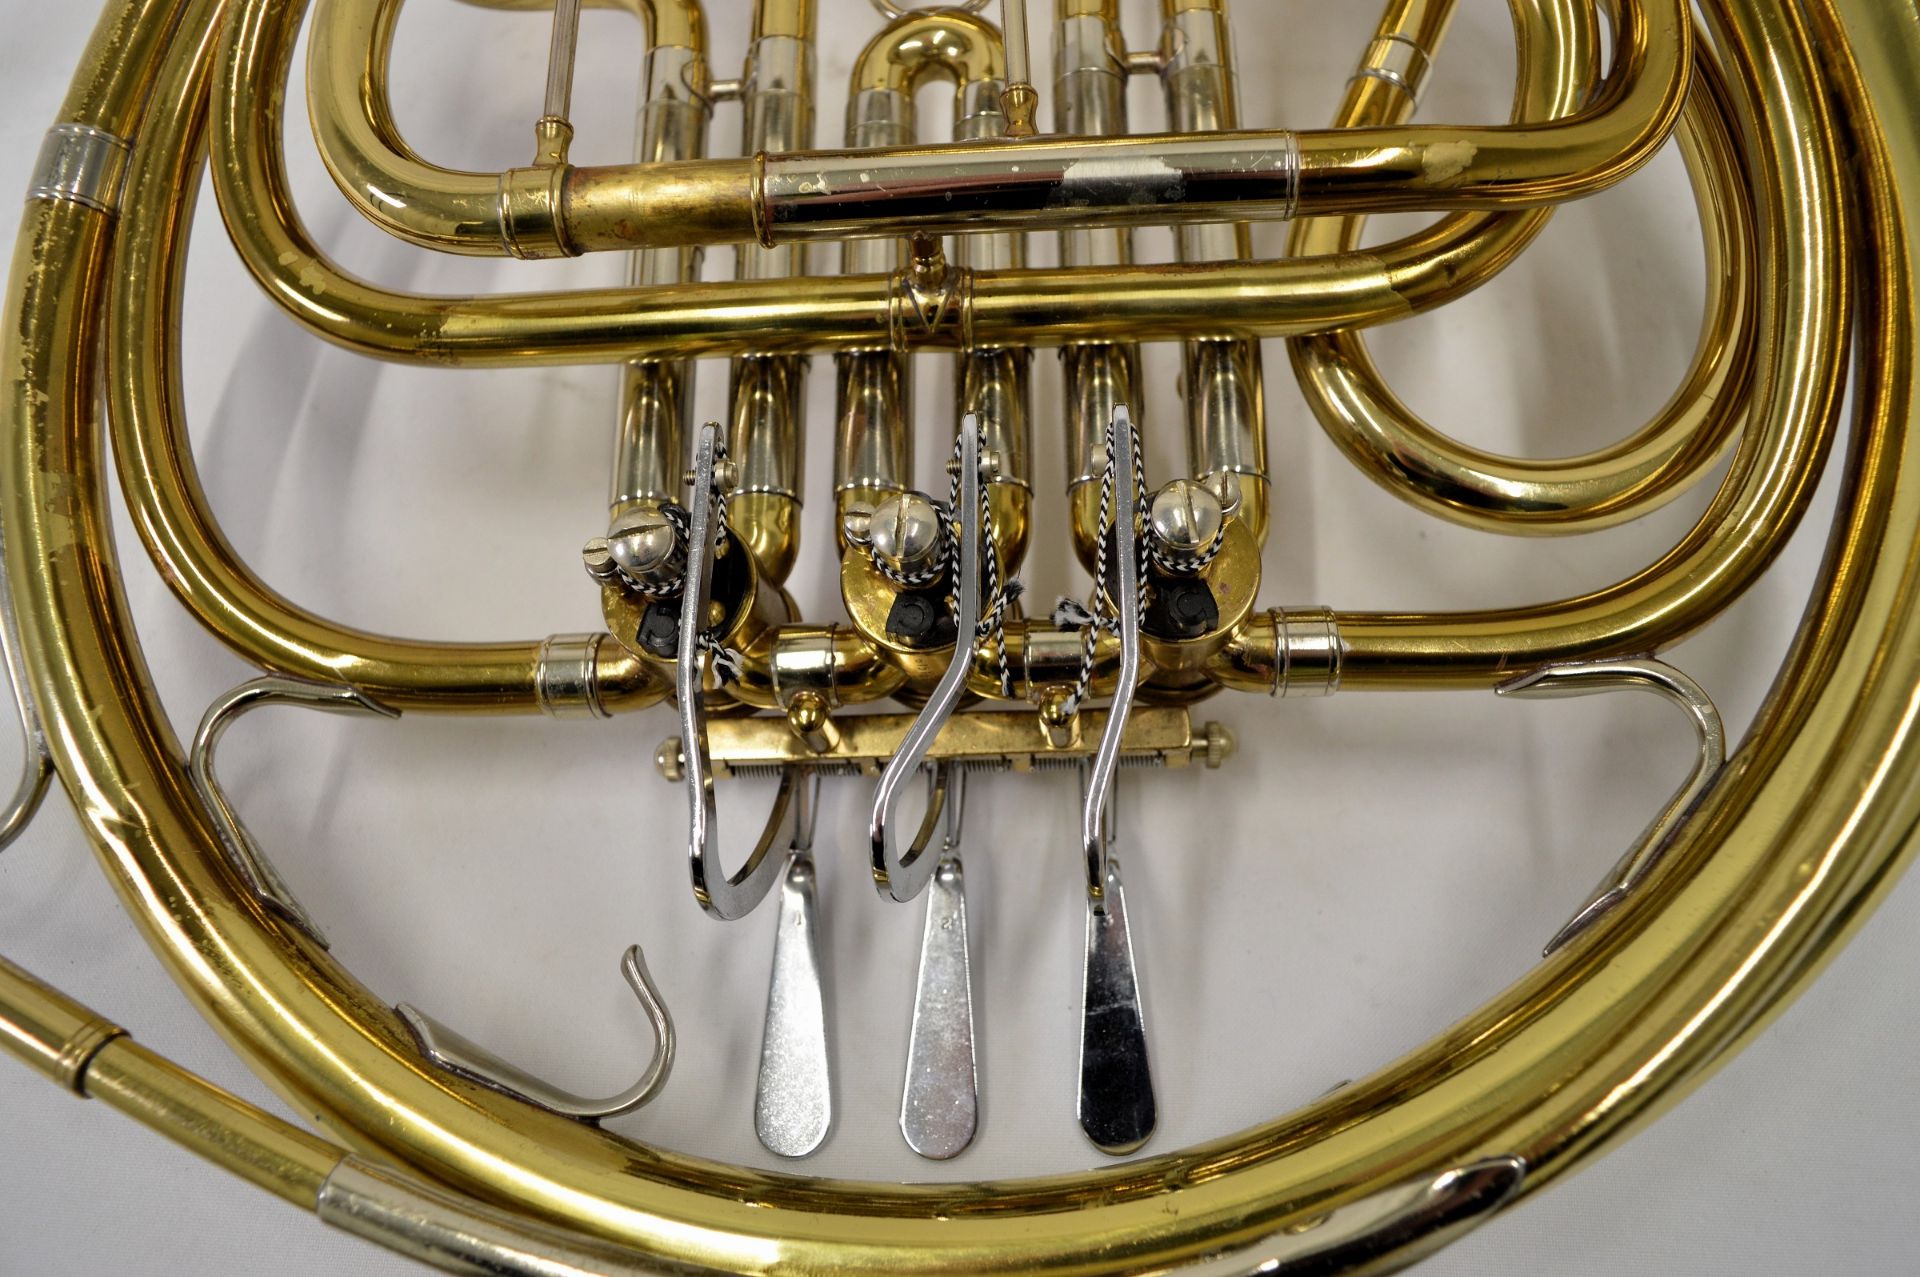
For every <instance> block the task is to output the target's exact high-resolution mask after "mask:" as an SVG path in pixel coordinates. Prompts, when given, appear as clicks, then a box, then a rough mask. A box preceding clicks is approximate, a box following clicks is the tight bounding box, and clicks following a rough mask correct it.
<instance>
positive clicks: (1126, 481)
mask: <svg viewBox="0 0 1920 1277" xmlns="http://www.w3.org/2000/svg"><path fill="white" fill-rule="evenodd" d="M1108 438H1109V440H1110V441H1111V442H1110V443H1109V452H1108V462H1107V464H1108V473H1109V474H1110V475H1111V476H1112V479H1113V483H1112V494H1113V495H1112V501H1113V510H1112V514H1113V562H1112V567H1113V582H1114V585H1113V590H1112V593H1111V597H1112V599H1113V606H1114V608H1115V611H1116V612H1117V614H1118V615H1117V617H1116V620H1117V622H1118V625H1117V629H1116V631H1115V632H1116V634H1117V636H1118V637H1119V640H1120V663H1119V671H1118V675H1117V681H1116V682H1115V684H1114V689H1113V704H1112V707H1111V708H1110V709H1109V710H1108V711H1107V725H1106V730H1105V731H1103V732H1101V734H1100V747H1099V748H1098V749H1096V750H1095V751H1094V755H1093V763H1092V765H1091V766H1090V767H1089V768H1088V771H1087V792H1086V807H1085V809H1084V810H1083V811H1082V813H1081V817H1080V842H1081V846H1082V847H1083V848H1084V849H1085V851H1086V858H1087V899H1088V900H1089V901H1090V902H1091V903H1092V904H1093V906H1094V908H1095V909H1096V910H1097V909H1098V908H1099V907H1100V905H1101V903H1102V896H1103V893H1104V891H1105V884H1106V882H1107V880H1108V877H1109V874H1108V871H1107V846H1108V841H1109V840H1108V836H1107V833H1108V830H1109V829H1110V828H1111V821H1112V807H1113V781H1114V776H1115V774H1116V773H1117V772H1118V770H1119V767H1120V747H1121V742H1122V741H1123V740H1124V739H1125V737H1126V733H1127V719H1128V717H1129V716H1130V715H1131V714H1132V712H1133V698H1134V696H1135V694H1136V693H1137V692H1138V691H1139V689H1140V527H1139V515H1140V512H1139V509H1138V507H1137V505H1136V494H1135V491H1134V484H1135V480H1134V476H1135V474H1136V466H1137V465H1138V461H1139V448H1140V437H1139V435H1138V434H1136V433H1135V432H1134V429H1133V418H1132V416H1131V415H1130V414H1129V413H1128V412H1127V410H1126V408H1125V407H1124V406H1123V407H1119V408H1116V409H1114V414H1113V424H1112V428H1111V429H1110V430H1109V432H1108ZM1102 588H1104V587H1102Z"/></svg>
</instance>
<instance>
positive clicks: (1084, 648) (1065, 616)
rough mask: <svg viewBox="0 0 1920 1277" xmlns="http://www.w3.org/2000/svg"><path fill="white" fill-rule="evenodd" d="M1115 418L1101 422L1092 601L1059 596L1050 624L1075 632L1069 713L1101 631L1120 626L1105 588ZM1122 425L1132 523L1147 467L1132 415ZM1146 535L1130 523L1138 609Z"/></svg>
mask: <svg viewBox="0 0 1920 1277" xmlns="http://www.w3.org/2000/svg"><path fill="white" fill-rule="evenodd" d="M1118 419H1119V414H1117V413H1116V414H1115V416H1114V419H1113V420H1111V421H1108V422H1107V430H1106V460H1105V462H1104V463H1103V464H1102V465H1101V467H1100V528H1099V539H1098V543H1097V548H1096V550H1095V552H1094V564H1093V568H1094V570H1093V582H1094V584H1093V607H1092V608H1088V607H1086V606H1085V605H1083V604H1082V603H1081V602H1080V601H1079V600H1078V599H1070V598H1063V599H1061V600H1060V602H1059V604H1058V605H1057V606H1056V607H1055V608H1054V610H1053V623H1054V624H1055V625H1057V626H1059V627H1060V628H1061V629H1063V630H1079V631H1080V633H1081V642H1080V674H1079V677H1078V678H1076V679H1075V680H1074V684H1073V694H1072V696H1070V697H1069V698H1068V700H1067V704H1066V706H1065V710H1066V712H1067V713H1069V714H1071V713H1074V712H1075V711H1077V710H1078V709H1079V708H1080V706H1081V705H1082V704H1083V703H1084V702H1085V701H1086V699H1087V697H1088V695H1089V694H1090V693H1091V691H1092V688H1093V663H1094V658H1095V656H1096V654H1097V653H1098V649H1099V642H1100V633H1101V631H1103V630H1104V631H1106V632H1107V633H1109V634H1117V633H1119V632H1120V606H1119V604H1118V602H1116V601H1115V599H1114V597H1113V594H1112V591H1110V590H1109V589H1108V588H1107V556H1108V555H1109V554H1110V553H1112V550H1111V549H1110V548H1109V547H1110V546H1111V545H1114V544H1117V543H1118V540H1119V538H1118V537H1117V536H1115V535H1114V526H1113V504H1114V496H1113V484H1114V477H1113V458H1114V455H1115V453H1116V451H1117V449H1116V448H1115V446H1114V445H1115V443H1116V441H1117V436H1116V434H1115V427H1116V426H1117V424H1118ZM1127 430H1128V432H1129V433H1130V434H1131V435H1132V436H1133V448H1132V453H1133V475H1132V482H1133V494H1134V495H1133V512H1134V520H1135V522H1136V523H1138V522H1139V520H1140V519H1141V518H1142V517H1143V515H1144V514H1145V511H1146V506H1147V471H1146V466H1145V465H1144V464H1143V463H1142V461H1141V459H1140V433H1139V431H1138V430H1136V429H1135V428H1134V425H1133V423H1132V421H1128V423H1127ZM1149 540H1150V538H1148V537H1145V536H1141V535H1139V530H1138V528H1137V527H1136V529H1135V536H1134V543H1135V546H1136V547H1137V551H1136V552H1137V554H1138V557H1139V563H1138V564H1137V572H1136V575H1137V576H1138V578H1139V591H1140V610H1141V611H1143V612H1144V611H1145V610H1146V607H1147V564H1148V562H1149V561H1150V558H1151V555H1152V548H1151V546H1149V544H1148V542H1149Z"/></svg>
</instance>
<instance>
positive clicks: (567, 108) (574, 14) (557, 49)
mask: <svg viewBox="0 0 1920 1277" xmlns="http://www.w3.org/2000/svg"><path fill="white" fill-rule="evenodd" d="M579 44H580V0H554V4H553V42H552V44H551V46H550V47H549V48H548V49H547V96H546V111H545V114H546V117H547V118H548V119H550V120H564V119H566V118H567V117H568V115H569V114H571V112H572V110H573V64H574V60H575V57H576V52H577V50H578V47H579Z"/></svg>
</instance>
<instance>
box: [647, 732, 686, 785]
mask: <svg viewBox="0 0 1920 1277" xmlns="http://www.w3.org/2000/svg"><path fill="white" fill-rule="evenodd" d="M653 765H654V766H655V767H656V768H658V769H659V771H660V775H661V776H663V777H664V778H666V779H667V780H685V779H686V778H687V770H686V755H685V754H684V753H683V752H682V750H681V746H680V738H679V737H678V736H669V737H667V739H666V740H664V741H662V742H661V743H660V748H659V749H656V750H654V751H653Z"/></svg>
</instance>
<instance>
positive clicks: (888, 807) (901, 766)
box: [868, 413, 981, 904]
mask: <svg viewBox="0 0 1920 1277" xmlns="http://www.w3.org/2000/svg"><path fill="white" fill-rule="evenodd" d="M980 487H981V480H980V418H979V417H978V416H977V415H975V414H973V413H968V414H967V416H966V417H965V418H964V419H963V420H962V421H961V423H960V490H959V500H958V502H957V503H956V504H955V508H954V511H953V522H954V525H955V526H956V527H957V528H958V529H959V533H960V560H959V562H958V563H957V564H955V565H954V569H953V571H954V578H955V579H954V599H955V603H954V617H953V620H954V641H953V659H952V660H951V661H950V662H948V664H947V670H946V673H944V674H942V675H941V676H940V682H939V683H938V684H936V685H935V687H934V689H933V695H932V696H930V697H928V698H927V703H926V705H925V706H924V707H923V708H922V709H921V711H920V716H919V717H918V718H916V719H915V720H914V722H913V726H912V727H911V728H909V729H908V731H907V734H906V736H905V737H904V738H902V740H901V742H900V749H899V751H898V752H897V753H895V754H894V756H893V758H892V759H891V760H889V761H888V763H887V767H886V770H885V771H883V772H882V773H881V774H880V786H879V789H878V791H877V792H876V793H875V794H874V799H873V819H872V821H871V823H870V824H869V826H868V832H869V833H870V834H871V836H872V839H873V881H874V885H875V886H876V887H878V888H879V890H880V893H881V894H882V895H885V896H888V897H890V898H892V899H894V900H896V901H899V902H900V903H901V904H905V903H906V902H907V901H909V900H912V899H913V898H914V897H915V896H917V895H919V894H920V892H921V889H922V888H924V887H925V886H926V885H927V880H928V879H930V878H931V877H932V876H933V871H934V867H935V864H936V859H937V858H936V857H931V856H928V855H927V854H926V850H927V845H928V844H929V843H930V842H931V841H932V839H931V834H932V829H933V826H934V823H935V817H936V816H937V812H935V811H934V810H933V809H932V808H929V810H928V812H927V818H926V820H925V821H923V822H922V824H921V830H920V833H921V836H920V837H919V838H918V839H916V840H915V842H914V844H913V846H911V847H910V848H908V850H907V852H906V854H905V855H902V854H901V853H900V847H899V836H898V835H897V834H896V833H895V831H894V817H895V815H896V814H897V811H896V809H897V808H898V806H899V802H900V791H901V790H902V789H903V788H904V787H905V786H906V784H907V782H908V780H909V779H910V778H911V777H912V776H913V774H914V773H915V772H917V771H919V770H920V766H921V764H922V763H924V762H925V761H926V758H927V751H928V750H930V749H931V748H933V742H934V739H935V738H936V737H938V736H939V735H940V729H941V728H942V727H944V726H946V722H947V719H949V718H950V717H952V716H953V711H954V709H955V708H956V707H957V706H958V705H959V704H960V698H961V696H962V695H963V694H964V693H965V692H966V690H967V673H968V671H969V670H970V669H971V667H972V665H973V644H974V638H975V635H976V634H978V632H979V629H980V579H981V570H980V568H981V564H980V548H981V528H980Z"/></svg>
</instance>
